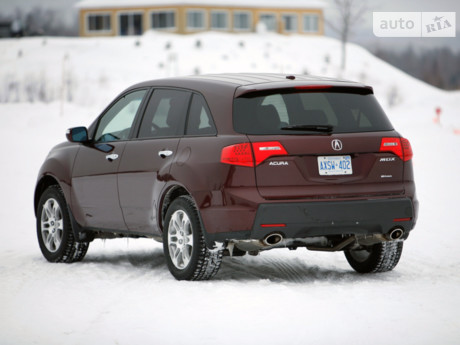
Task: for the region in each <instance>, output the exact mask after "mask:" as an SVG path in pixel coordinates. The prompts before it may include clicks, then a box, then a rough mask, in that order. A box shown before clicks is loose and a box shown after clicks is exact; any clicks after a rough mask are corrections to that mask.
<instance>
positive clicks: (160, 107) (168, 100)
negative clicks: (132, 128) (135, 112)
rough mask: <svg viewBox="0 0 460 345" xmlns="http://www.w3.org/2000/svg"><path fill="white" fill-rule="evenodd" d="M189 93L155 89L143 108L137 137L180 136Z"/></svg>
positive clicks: (182, 130)
mask: <svg viewBox="0 0 460 345" xmlns="http://www.w3.org/2000/svg"><path fill="white" fill-rule="evenodd" d="M189 99H190V93H189V92H186V91H179V90H166V89H158V90H155V91H154V93H153V95H152V97H151V98H150V101H149V103H148V105H147V108H146V110H145V114H144V118H143V119H142V123H141V127H140V130H139V138H158V137H171V136H181V135H183V134H184V126H185V115H186V113H187V108H188V103H189Z"/></svg>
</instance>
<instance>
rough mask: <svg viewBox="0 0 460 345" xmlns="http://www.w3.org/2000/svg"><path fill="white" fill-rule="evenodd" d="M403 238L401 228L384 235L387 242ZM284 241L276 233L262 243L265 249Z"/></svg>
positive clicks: (269, 235)
mask: <svg viewBox="0 0 460 345" xmlns="http://www.w3.org/2000/svg"><path fill="white" fill-rule="evenodd" d="M403 236H404V229H403V228H400V227H397V228H394V229H392V230H391V231H390V232H388V233H387V234H385V235H384V237H385V239H386V240H387V241H396V240H399V239H400V238H402V237H403ZM283 240H284V236H283V235H282V234H281V233H279V232H274V233H271V234H268V235H267V236H265V237H264V239H263V240H262V241H260V242H261V243H262V245H263V246H264V247H273V246H276V245H278V244H280V243H281V242H282V241H283ZM260 242H259V243H260Z"/></svg>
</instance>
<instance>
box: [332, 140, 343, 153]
mask: <svg viewBox="0 0 460 345" xmlns="http://www.w3.org/2000/svg"><path fill="white" fill-rule="evenodd" d="M331 145H332V149H333V150H334V151H340V150H341V149H342V148H343V145H342V142H341V141H340V140H339V139H334V140H332V143H331Z"/></svg>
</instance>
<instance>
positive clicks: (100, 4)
mask: <svg viewBox="0 0 460 345" xmlns="http://www.w3.org/2000/svg"><path fill="white" fill-rule="evenodd" d="M180 5H185V6H187V5H189V6H191V5H196V6H216V7H240V8H247V7H256V8H286V9H288V8H292V9H294V8H303V9H311V8H324V7H325V6H326V5H325V3H324V1H323V0H81V1H79V2H78V3H77V4H76V5H75V6H76V7H77V8H85V9H86V8H87V9H91V8H94V9H95V8H112V7H125V8H128V7H129V8H135V7H151V6H171V7H173V6H180Z"/></svg>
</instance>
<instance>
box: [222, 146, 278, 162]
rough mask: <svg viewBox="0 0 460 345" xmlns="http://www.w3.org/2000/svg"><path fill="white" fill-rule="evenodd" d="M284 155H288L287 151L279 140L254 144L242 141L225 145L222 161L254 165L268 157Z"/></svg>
mask: <svg viewBox="0 0 460 345" xmlns="http://www.w3.org/2000/svg"><path fill="white" fill-rule="evenodd" d="M282 155H287V151H286V149H285V148H284V147H283V145H281V143H280V142H278V141H266V142H259V143H252V146H251V144H250V143H241V144H235V145H231V146H226V147H224V148H223V149H222V153H221V156H220V161H221V162H222V163H225V164H232V165H241V166H246V167H253V166H257V165H259V164H260V163H262V162H263V161H265V160H266V159H267V158H270V157H272V156H282Z"/></svg>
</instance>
